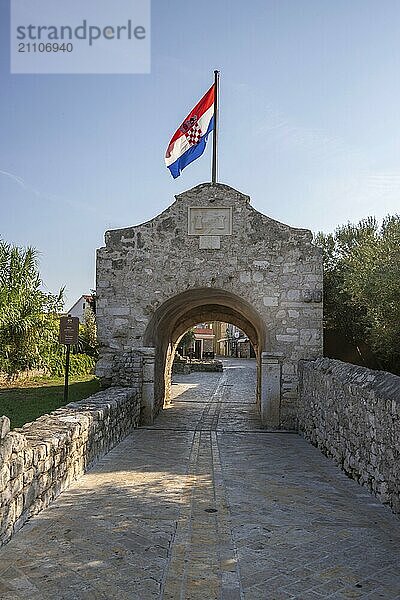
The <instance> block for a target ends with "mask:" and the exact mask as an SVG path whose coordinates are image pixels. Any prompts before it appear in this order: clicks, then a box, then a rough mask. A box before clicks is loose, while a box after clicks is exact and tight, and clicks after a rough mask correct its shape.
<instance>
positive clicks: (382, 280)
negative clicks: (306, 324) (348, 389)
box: [315, 215, 400, 373]
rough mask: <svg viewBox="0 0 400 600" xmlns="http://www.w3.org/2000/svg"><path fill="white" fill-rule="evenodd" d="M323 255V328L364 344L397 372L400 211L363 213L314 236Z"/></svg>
mask: <svg viewBox="0 0 400 600" xmlns="http://www.w3.org/2000/svg"><path fill="white" fill-rule="evenodd" d="M315 241H316V243H317V245H319V246H320V248H321V249H322V250H323V255H324V301H325V307H324V309H325V312H324V317H325V327H326V328H327V329H330V330H333V331H337V332H341V333H342V335H343V336H344V337H345V339H347V340H348V341H349V342H351V343H353V344H354V345H357V344H358V343H359V342H360V341H362V342H364V343H366V344H367V345H368V346H369V347H370V348H371V349H372V350H373V352H374V353H375V356H376V357H377V359H378V360H379V362H380V363H381V365H382V367H383V368H385V369H387V370H391V371H393V372H396V373H399V372H400V348H399V341H400V302H399V298H400V216H399V215H394V216H388V217H387V218H386V219H384V221H383V223H382V225H381V226H379V225H378V223H377V221H376V219H374V218H373V217H368V218H367V219H364V220H362V221H360V222H359V223H358V224H357V225H353V224H350V223H349V224H347V225H344V226H341V227H339V228H337V229H336V231H335V232H334V234H329V235H324V234H321V233H320V234H318V235H317V236H316V239H315Z"/></svg>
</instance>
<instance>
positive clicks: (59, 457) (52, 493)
mask: <svg viewBox="0 0 400 600" xmlns="http://www.w3.org/2000/svg"><path fill="white" fill-rule="evenodd" d="M139 418H140V388H139V387H135V388H117V387H114V388H109V389H107V390H104V391H101V392H98V393H97V394H94V395H93V396H90V397H89V398H86V399H85V400H81V401H80V402H74V403H70V404H67V405H66V406H64V407H62V408H59V409H58V410H55V411H54V412H52V413H50V414H48V415H43V416H42V417H39V419H37V420H36V421H34V422H32V423H28V424H26V425H24V427H22V428H20V429H16V430H13V431H10V421H9V419H8V418H7V417H0V546H1V545H3V544H5V543H6V542H7V541H8V540H9V539H10V538H11V536H12V535H13V534H14V533H15V532H16V531H17V530H18V529H20V527H22V525H23V524H24V523H25V522H26V520H27V519H28V518H29V517H31V516H32V515H35V514H37V513H38V512H40V511H41V510H42V509H43V508H45V507H46V506H48V505H49V504H50V502H51V501H52V500H54V499H55V498H56V497H57V496H58V495H59V494H60V492H62V491H63V490H64V489H66V488H67V487H68V486H69V485H70V484H71V482H72V481H74V480H75V479H76V478H78V477H79V476H80V475H82V474H83V473H84V472H85V471H86V470H87V469H88V468H89V467H90V466H91V465H93V464H94V463H95V462H96V460H97V459H99V458H100V457H101V456H103V455H104V454H106V453H107V452H108V451H109V450H111V449H112V448H113V447H114V446H115V445H116V444H118V443H119V442H120V441H121V440H123V439H124V438H125V437H126V436H127V435H128V434H129V433H130V432H131V431H132V429H134V428H135V427H137V426H138V424H139Z"/></svg>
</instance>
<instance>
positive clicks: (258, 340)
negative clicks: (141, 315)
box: [144, 288, 269, 414]
mask: <svg viewBox="0 0 400 600" xmlns="http://www.w3.org/2000/svg"><path fill="white" fill-rule="evenodd" d="M203 321H224V322H228V323H232V324H233V325H236V326H237V327H239V328H240V329H241V330H243V331H244V332H245V333H246V335H247V336H248V338H249V340H250V342H251V344H252V346H253V348H254V350H255V353H256V360H257V403H259V402H260V378H261V353H262V352H264V351H266V350H268V349H269V340H268V335H267V331H266V329H265V326H264V323H263V320H262V318H261V317H260V315H259V314H258V312H257V311H256V310H255V309H254V307H253V306H251V304H250V303H249V302H247V301H246V300H244V299H243V298H240V297H239V296H237V295H236V294H234V293H233V292H229V291H226V290H222V289H215V288H195V289H190V290H186V291H185V292H183V293H181V294H178V295H176V296H173V297H172V298H170V299H169V300H167V301H166V302H164V304H162V305H161V306H160V307H159V308H158V309H157V310H156V311H155V313H154V314H153V316H152V318H151V320H150V322H149V324H148V326H147V329H146V332H145V335H144V344H145V346H150V347H154V348H155V364H154V409H155V410H154V412H155V414H157V413H158V412H159V410H160V409H161V408H162V407H163V405H164V404H165V403H167V402H168V401H169V398H170V393H171V370H172V362H173V357H174V354H175V351H176V348H177V346H178V343H179V340H180V338H181V337H182V335H183V334H184V333H185V332H186V331H187V330H188V329H189V328H190V327H192V326H193V325H195V324H196V323H199V322H203Z"/></svg>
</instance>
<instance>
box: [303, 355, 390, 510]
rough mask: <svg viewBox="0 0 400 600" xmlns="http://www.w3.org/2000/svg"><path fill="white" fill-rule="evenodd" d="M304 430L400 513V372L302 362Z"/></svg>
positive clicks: (324, 360) (328, 361) (334, 362)
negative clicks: (398, 375) (397, 374)
mask: <svg viewBox="0 0 400 600" xmlns="http://www.w3.org/2000/svg"><path fill="white" fill-rule="evenodd" d="M299 429H300V431H302V432H303V433H304V436H305V438H306V439H307V440H308V441H310V442H311V443H312V444H314V445H315V446H317V447H318V448H319V449H320V450H321V451H322V452H324V454H326V455H327V456H329V457H331V458H333V460H334V461H335V462H336V464H338V465H339V466H340V467H341V468H342V469H343V470H344V471H345V473H346V474H347V475H349V476H350V477H352V478H353V479H355V480H356V481H357V482H358V483H360V484H361V485H364V486H365V487H367V488H368V489H369V490H370V491H371V492H372V493H374V494H375V495H376V496H377V498H378V499H379V500H380V501H381V502H382V503H383V504H388V505H389V506H390V507H391V508H392V510H393V511H394V512H395V513H400V377H397V376H396V375H393V374H392V373H386V372H385V371H372V370H371V369H366V368H365V367H359V366H356V365H350V364H348V363H344V362H341V361H339V360H332V359H329V358H320V359H318V360H315V361H304V362H302V363H301V364H300V406H299Z"/></svg>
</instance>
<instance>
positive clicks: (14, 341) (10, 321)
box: [0, 240, 63, 374]
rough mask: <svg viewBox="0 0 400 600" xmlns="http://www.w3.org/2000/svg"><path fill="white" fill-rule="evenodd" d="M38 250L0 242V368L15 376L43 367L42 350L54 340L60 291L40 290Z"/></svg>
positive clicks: (59, 304)
mask: <svg viewBox="0 0 400 600" xmlns="http://www.w3.org/2000/svg"><path fill="white" fill-rule="evenodd" d="M41 283H42V282H41V279H40V276H39V271H38V258H37V251H36V250H35V249H34V248H31V247H28V248H21V247H18V246H13V245H11V244H8V243H6V242H4V241H1V240H0V369H1V370H3V371H6V372H7V373H9V374H15V373H18V372H19V371H24V370H26V369H32V368H38V367H41V366H42V363H43V359H42V353H41V347H42V346H43V344H47V343H49V342H51V341H52V340H54V315H55V313H57V312H59V311H60V310H61V309H62V304H63V290H60V292H59V294H57V295H53V294H46V293H45V292H43V291H42V290H41V289H40V287H41Z"/></svg>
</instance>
